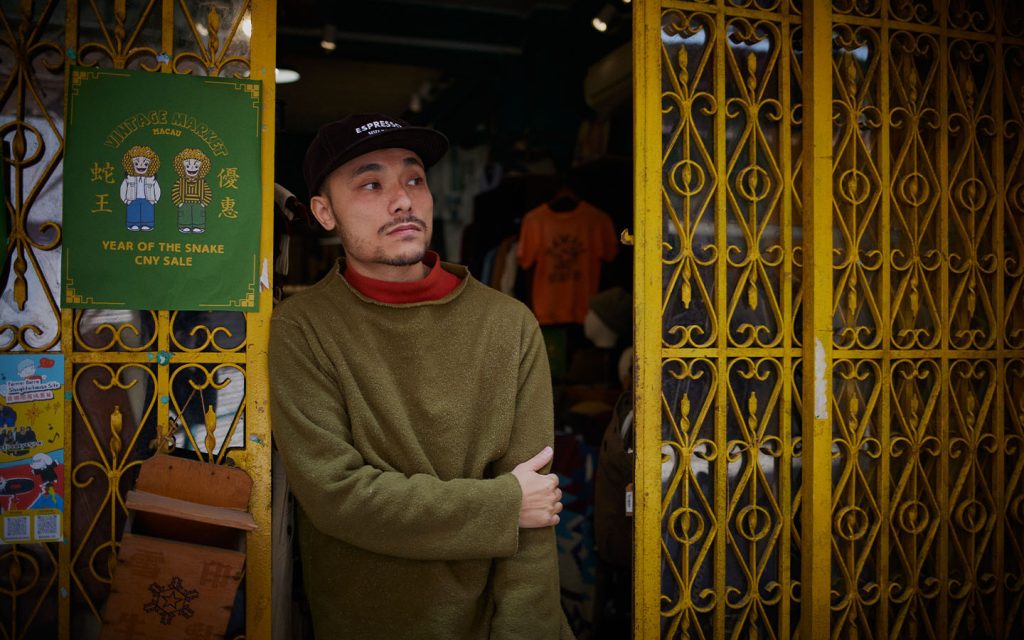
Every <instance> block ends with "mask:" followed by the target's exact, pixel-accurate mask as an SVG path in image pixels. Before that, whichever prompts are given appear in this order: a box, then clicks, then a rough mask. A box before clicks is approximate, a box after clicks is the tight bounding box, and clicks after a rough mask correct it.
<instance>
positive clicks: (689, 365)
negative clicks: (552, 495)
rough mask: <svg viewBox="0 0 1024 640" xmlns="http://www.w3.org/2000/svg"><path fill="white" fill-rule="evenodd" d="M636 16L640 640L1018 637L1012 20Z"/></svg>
mask: <svg viewBox="0 0 1024 640" xmlns="http://www.w3.org/2000/svg"><path fill="white" fill-rule="evenodd" d="M634 12H635V13H634V35H635V39H634V44H635V49H634V51H635V54H634V56H635V57H634V59H635V64H634V70H635V87H636V89H635V90H636V137H635V140H636V151H637V165H636V166H637V174H636V193H637V220H636V229H637V233H636V240H635V242H636V247H637V249H638V251H637V279H636V283H637V288H636V291H637V354H638V384H637V403H638V405H637V415H638V424H639V431H638V438H639V441H638V452H639V453H638V457H639V459H638V466H637V492H638V502H637V504H638V507H637V508H638V513H637V523H636V526H637V533H636V536H637V538H636V539H637V570H636V571H637V573H636V584H637V608H636V613H637V615H636V623H635V625H636V635H637V637H640V638H654V637H670V638H676V637H698V638H700V637H716V638H725V637H761V636H764V637H792V636H795V635H801V636H802V637H814V638H818V637H868V638H871V637H879V638H881V637H925V638H951V637H997V638H1012V637H1017V636H1018V635H1019V634H1020V633H1021V632H1022V629H1024V620H1022V617H1024V612H1022V599H1024V577H1022V576H1024V533H1022V531H1024V527H1022V524H1024V522H1022V521H1024V512H1022V508H1021V505H1022V504H1024V458H1022V456H1021V442H1022V437H1024V425H1022V422H1021V419H1022V416H1024V404H1022V403H1021V402H1020V397H1021V392H1022V391H1024V380H1022V378H1021V376H1022V374H1024V365H1022V361H1024V351H1021V349H1024V329H1022V326H1024V310H1022V309H1021V304H1022V303H1024V293H1022V291H1021V289H1022V284H1024V267H1022V261H1024V235H1022V231H1024V228H1022V227H1024V197H1022V193H1024V186H1022V185H1024V118H1022V116H1024V93H1022V91H1021V89H1020V87H1021V86H1022V81H1024V54H1022V51H1024V49H1022V47H1024V12H1022V7H1020V6H1019V4H1018V3H1011V2H998V1H992V2H988V1H983V0H834V1H833V2H831V3H828V2H813V3H811V2H808V1H807V0H804V1H803V2H798V1H796V0H718V1H707V2H681V1H680V2H676V1H670V0H664V1H662V2H651V1H643V2H637V3H636V6H635V7H634ZM659 140H660V141H661V144H660V145H659V144H657V141H659Z"/></svg>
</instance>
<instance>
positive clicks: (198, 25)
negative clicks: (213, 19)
mask: <svg viewBox="0 0 1024 640" xmlns="http://www.w3.org/2000/svg"><path fill="white" fill-rule="evenodd" d="M196 31H197V32H198V33H199V35H201V36H203V37H204V38H205V37H206V36H208V35H210V31H209V30H208V29H207V28H206V25H204V24H203V23H202V22H197V23H196Z"/></svg>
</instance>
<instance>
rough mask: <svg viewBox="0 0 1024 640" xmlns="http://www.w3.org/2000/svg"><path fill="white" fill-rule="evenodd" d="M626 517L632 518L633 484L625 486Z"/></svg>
mask: <svg viewBox="0 0 1024 640" xmlns="http://www.w3.org/2000/svg"><path fill="white" fill-rule="evenodd" d="M626 515H627V516H629V517H632V516H633V483H632V482H630V483H629V484H627V485H626Z"/></svg>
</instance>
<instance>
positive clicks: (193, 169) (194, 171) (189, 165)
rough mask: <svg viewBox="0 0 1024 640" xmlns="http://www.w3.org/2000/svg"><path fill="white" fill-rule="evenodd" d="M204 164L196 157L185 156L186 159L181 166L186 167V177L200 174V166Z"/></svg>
mask: <svg viewBox="0 0 1024 640" xmlns="http://www.w3.org/2000/svg"><path fill="white" fill-rule="evenodd" d="M202 164H203V163H202V162H200V161H199V160H196V159H195V158H185V161H184V162H182V163H181V166H182V167H183V168H184V169H185V176H186V177H188V178H195V177H196V176H198V175H199V168H200V167H201V166H202Z"/></svg>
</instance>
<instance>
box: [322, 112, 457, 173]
mask: <svg viewBox="0 0 1024 640" xmlns="http://www.w3.org/2000/svg"><path fill="white" fill-rule="evenodd" d="M379 149H408V150H409V151H412V152H413V153H415V154H416V155H417V156H419V157H420V160H422V161H423V166H424V167H428V168H429V167H431V166H433V165H434V164H436V163H437V161H438V160H440V159H441V158H443V157H444V154H446V153H448V138H446V137H445V136H444V134H443V133H441V132H440V131H435V130H434V129H427V128H426V127H402V128H401V129H391V130H383V131H381V132H380V133H375V134H373V135H371V136H369V137H366V138H363V139H362V140H359V141H358V142H356V143H355V144H352V145H350V146H349V148H348V149H345V151H343V152H342V153H340V154H338V156H337V157H336V158H334V161H333V162H332V163H331V164H330V165H328V166H327V167H326V168H325V169H324V171H323V173H322V174H321V175H320V176H318V177H317V182H316V185H315V188H319V187H320V185H322V184H323V182H324V180H326V179H327V176H329V175H331V173H332V172H333V171H334V170H335V169H337V168H338V167H340V166H341V165H343V164H345V163H346V162H348V161H349V160H353V159H355V158H358V157H359V156H361V155H363V154H366V153H370V152H371V151H377V150H379Z"/></svg>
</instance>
